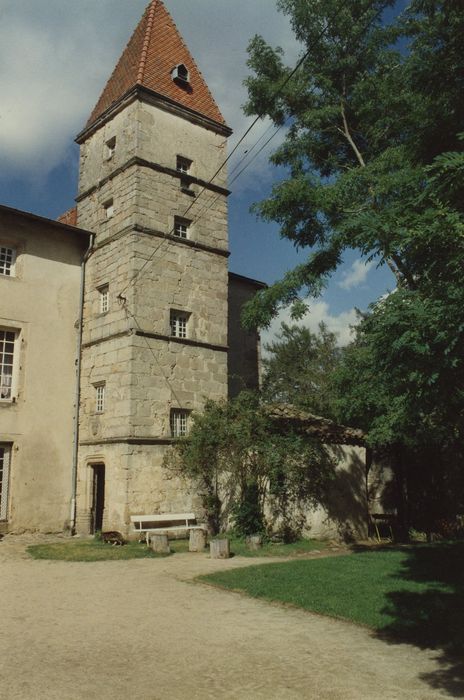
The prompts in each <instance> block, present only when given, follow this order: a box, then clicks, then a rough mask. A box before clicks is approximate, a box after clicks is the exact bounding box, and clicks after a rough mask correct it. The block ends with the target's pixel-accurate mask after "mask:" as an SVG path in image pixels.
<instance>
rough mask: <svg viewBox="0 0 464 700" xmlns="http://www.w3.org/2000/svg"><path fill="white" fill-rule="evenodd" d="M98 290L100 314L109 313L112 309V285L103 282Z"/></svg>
mask: <svg viewBox="0 0 464 700" xmlns="http://www.w3.org/2000/svg"><path fill="white" fill-rule="evenodd" d="M97 291H98V294H99V299H98V301H99V309H100V314H107V313H108V311H109V310H110V285H109V284H101V285H100V286H99V287H97Z"/></svg>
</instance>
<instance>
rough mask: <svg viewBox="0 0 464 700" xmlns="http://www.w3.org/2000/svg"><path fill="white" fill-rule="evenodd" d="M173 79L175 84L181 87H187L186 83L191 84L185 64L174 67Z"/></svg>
mask: <svg viewBox="0 0 464 700" xmlns="http://www.w3.org/2000/svg"><path fill="white" fill-rule="evenodd" d="M171 77H172V79H173V80H174V82H175V83H179V84H180V85H185V84H186V83H189V82H190V75H189V72H188V70H187V66H185V65H184V64H183V63H179V65H177V66H174V68H173V69H172V71H171Z"/></svg>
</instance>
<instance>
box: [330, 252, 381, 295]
mask: <svg viewBox="0 0 464 700" xmlns="http://www.w3.org/2000/svg"><path fill="white" fill-rule="evenodd" d="M373 266H374V262H373V261H372V260H371V261H370V262H364V260H362V259H359V260H355V261H354V263H353V264H352V265H351V267H350V268H349V270H347V271H346V272H345V273H344V275H343V279H342V280H341V282H339V283H338V286H339V287H341V288H342V289H347V290H348V289H353V288H354V287H359V285H360V284H363V283H364V282H365V281H366V278H367V275H368V273H369V270H370V269H371V268H372V267H373Z"/></svg>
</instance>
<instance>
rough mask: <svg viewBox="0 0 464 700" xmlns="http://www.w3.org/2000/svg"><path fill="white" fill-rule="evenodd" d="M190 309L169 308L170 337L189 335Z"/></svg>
mask: <svg viewBox="0 0 464 700" xmlns="http://www.w3.org/2000/svg"><path fill="white" fill-rule="evenodd" d="M191 315H192V314H191V313H190V311H182V310H180V309H169V335H170V336H171V338H180V339H181V340H182V339H184V338H189V337H190V329H189V325H190V323H189V322H190V317H191Z"/></svg>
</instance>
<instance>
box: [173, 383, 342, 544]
mask: <svg viewBox="0 0 464 700" xmlns="http://www.w3.org/2000/svg"><path fill="white" fill-rule="evenodd" d="M192 418H193V420H192V422H193V425H192V428H191V430H190V434H189V436H188V437H186V438H183V439H181V440H179V441H178V442H177V444H176V445H175V446H174V448H173V449H172V450H171V451H170V452H168V453H167V456H166V458H165V467H166V468H167V469H168V470H169V471H170V472H171V473H173V474H175V475H176V476H180V477H182V478H183V479H187V480H188V481H190V483H191V485H192V487H193V488H194V489H195V491H197V492H198V493H199V494H200V496H201V497H202V500H203V505H204V509H205V513H206V517H207V519H208V523H209V526H210V531H211V532H213V533H217V532H218V531H219V530H220V529H221V528H222V527H223V526H225V525H226V524H227V521H228V520H230V521H232V524H233V526H234V529H235V531H236V532H237V533H238V534H240V535H249V534H255V533H256V532H260V531H263V530H264V529H267V528H271V529H272V528H273V527H275V524H276V523H278V526H279V529H280V531H281V532H282V534H283V535H284V537H285V538H287V539H288V538H289V537H290V536H291V535H292V534H295V533H297V532H298V531H299V530H300V529H301V527H302V525H303V522H304V519H305V516H306V510H307V507H308V506H311V505H315V504H317V503H319V502H320V500H321V499H322V498H323V496H324V495H325V493H326V490H327V487H328V484H329V483H330V481H331V479H332V478H333V475H334V463H333V459H332V457H331V456H330V455H329V453H328V452H327V450H326V449H325V448H324V447H323V446H322V445H320V444H318V443H317V441H315V440H312V439H311V438H308V437H304V436H300V435H296V434H293V433H291V432H286V433H285V434H281V433H279V431H278V430H277V429H276V428H275V426H274V425H273V423H272V420H271V419H270V418H269V416H268V414H267V413H266V411H265V410H264V409H263V405H262V403H261V401H260V397H259V395H258V394H256V393H253V392H242V393H241V394H239V396H237V397H236V398H235V399H233V400H231V401H222V402H214V401H209V402H207V404H206V406H205V409H204V412H203V413H201V414H200V413H197V414H193V417H192ZM266 513H267V516H268V517H269V521H268V522H267V523H266Z"/></svg>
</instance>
